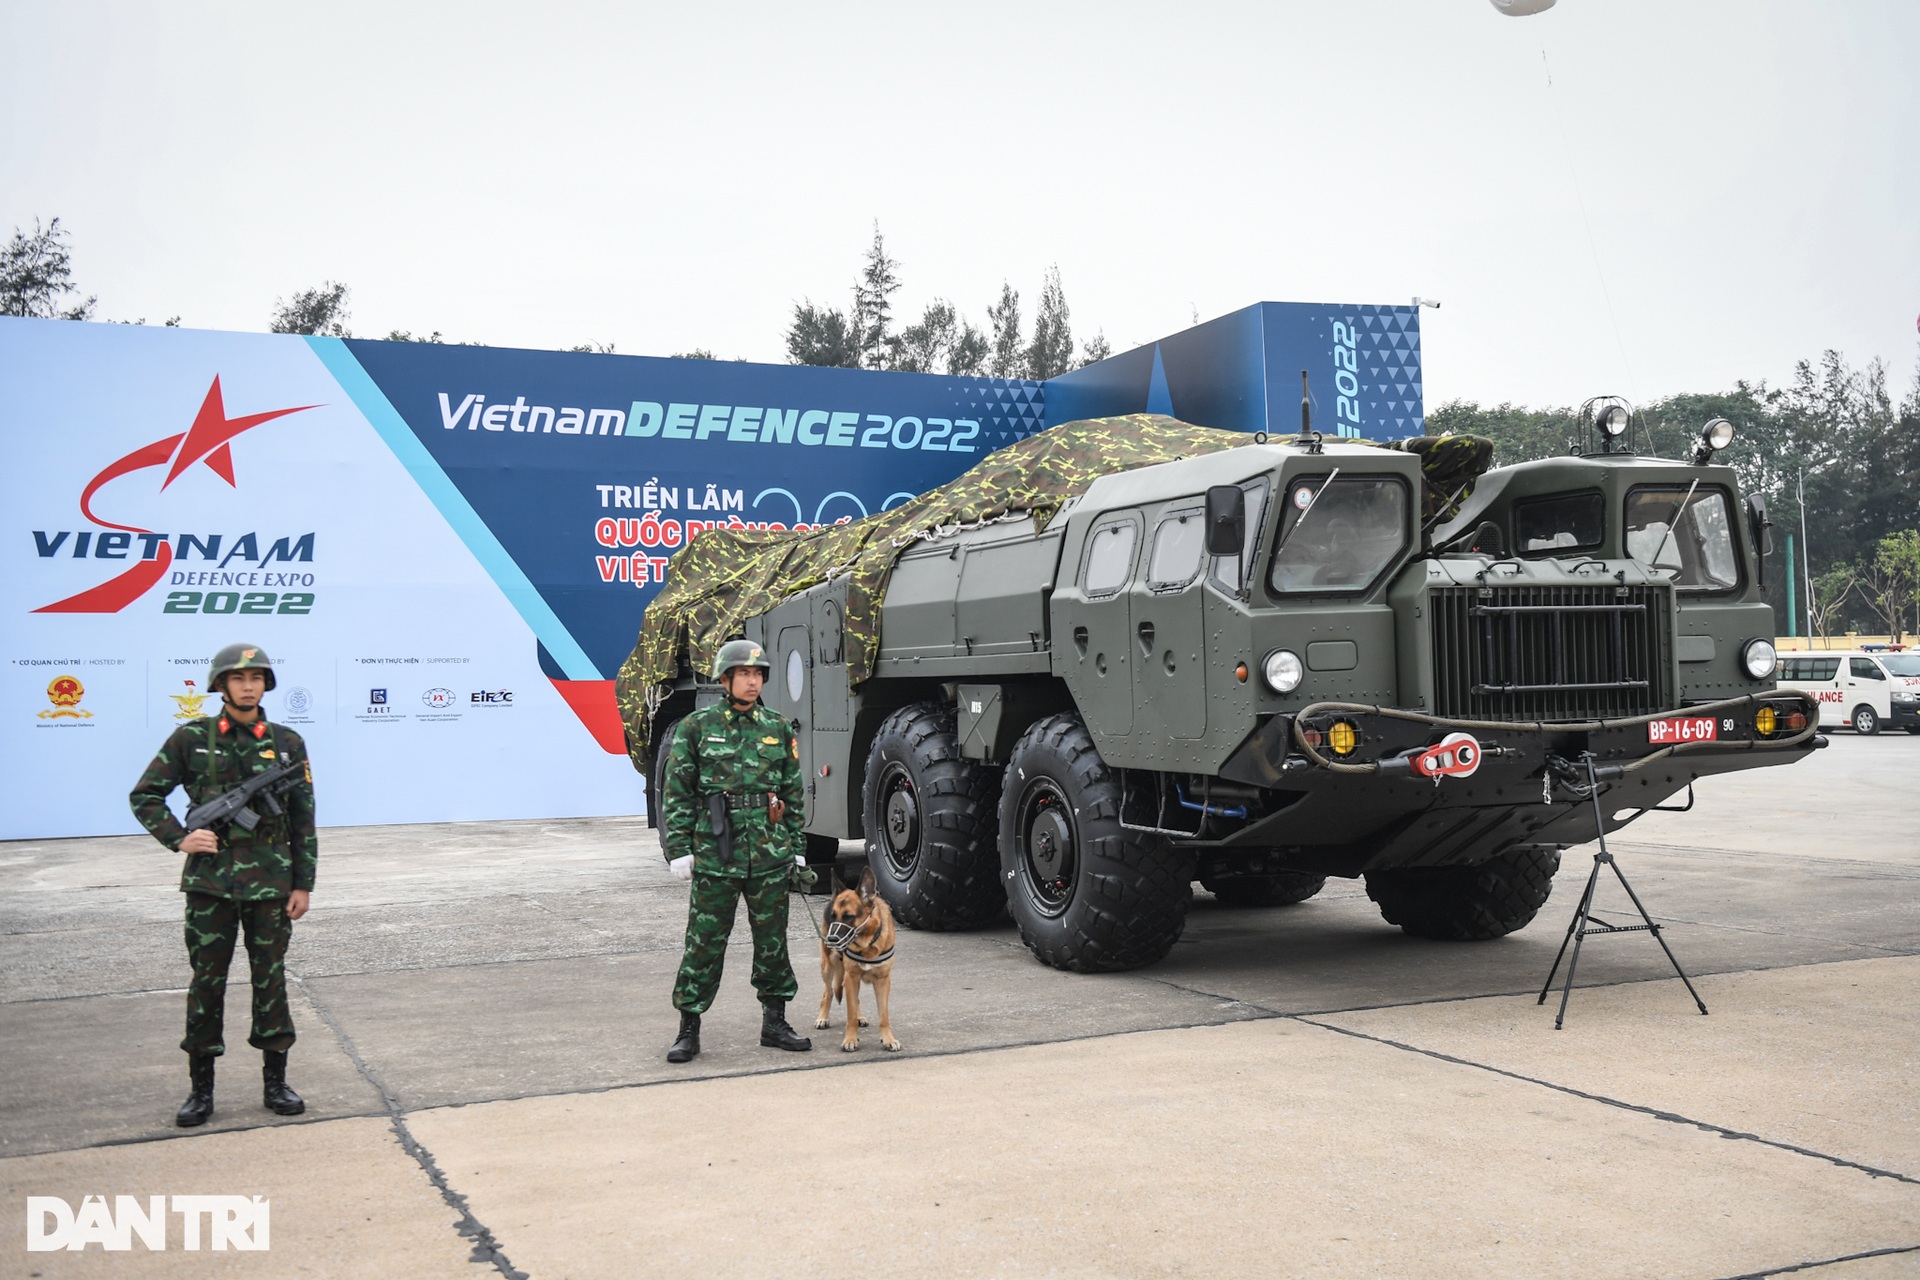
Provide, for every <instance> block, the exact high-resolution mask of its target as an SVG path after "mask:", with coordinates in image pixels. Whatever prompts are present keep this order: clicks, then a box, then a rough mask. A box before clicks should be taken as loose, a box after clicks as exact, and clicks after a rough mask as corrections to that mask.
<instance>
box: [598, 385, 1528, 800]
mask: <svg viewBox="0 0 1920 1280" xmlns="http://www.w3.org/2000/svg"><path fill="white" fill-rule="evenodd" d="M1253 442H1254V437H1253V436H1251V435H1248V434H1246V433H1245V432H1240V431H1221V430H1217V429H1215V428H1213V427H1198V426H1194V425H1192V424H1191V423H1186V422H1180V421H1177V420H1175V419H1173V418H1168V417H1164V416H1162V415H1159V414H1144V413H1136V414H1126V415H1123V416H1121V417H1114V418H1089V419H1087V420H1085V421H1082V422H1069V423H1065V424H1063V425H1061V426H1058V427H1053V428H1051V429H1049V430H1046V431H1042V432H1039V433H1037V434H1035V435H1031V436H1028V437H1027V438H1026V439H1024V440H1021V441H1018V442H1016V443H1014V444H1011V445H1008V446H1007V447H1005V448H1004V449H998V450H996V451H994V452H993V453H990V454H988V455H987V456H986V457H985V458H984V459H982V460H981V462H980V463H979V465H977V466H975V467H974V468H973V469H972V470H970V471H968V472H966V473H965V474H964V475H961V476H959V477H958V478H956V479H954V480H950V481H948V482H947V483H946V484H944V485H941V486H940V487H939V488H937V489H933V490H931V491H929V492H927V493H924V494H921V495H920V496H919V497H917V498H914V499H912V500H911V501H908V502H903V503H901V504H900V505H899V506H897V507H895V508H893V509H892V510H890V511H882V512H880V513H878V514H877V515H871V516H868V517H866V518H865V519H862V520H855V521H851V522H849V523H847V524H836V525H826V526H822V527H820V528H816V529H803V530H764V529H708V530H706V531H704V532H703V533H701V534H700V535H699V537H698V538H697V539H696V540H695V541H694V542H692V543H691V544H689V545H688V546H687V547H685V548H683V549H682V550H681V551H679V552H678V553H676V554H675V555H674V557H673V558H672V559H671V560H670V561H668V563H667V574H666V579H665V582H664V584H663V585H662V586H661V588H660V593H659V594H658V595H657V596H655V597H654V598H653V601H652V603H651V604H649V605H648V606H647V612H646V616H645V618H644V619H643V621H642V623H641V627H640V638H639V641H638V643H636V644H635V645H634V649H633V652H632V653H631V654H630V655H628V657H627V660H626V661H625V662H624V663H622V664H621V667H620V674H619V676H618V677H617V679H616V681H615V685H614V696H615V699H616V701H617V703H618V705H619V708H620V715H621V719H622V720H623V721H624V722H625V725H626V729H627V744H628V752H629V754H630V756H631V757H632V759H633V764H634V768H636V769H638V770H639V771H640V772H642V773H647V772H650V771H651V770H652V768H653V762H652V758H651V755H650V751H651V732H650V730H651V720H652V716H653V713H654V712H655V711H656V710H657V709H658V708H659V705H660V702H661V700H662V699H663V698H664V697H665V696H666V695H667V693H668V692H669V691H670V690H671V688H672V682H673V681H674V679H675V678H676V677H677V676H678V674H679V671H680V662H681V660H682V658H685V659H686V660H687V661H688V662H689V663H690V664H691V666H692V668H693V669H694V670H695V671H704V670H705V669H706V667H707V665H708V664H709V663H710V662H712V660H713V655H714V653H715V652H716V651H717V650H718V649H719V647H720V646H721V645H722V644H723V643H725V642H726V641H727V640H728V639H729V638H730V637H733V636H737V635H739V634H741V631H742V628H743V624H744V623H745V622H746V620H747V619H748V618H751V617H754V616H755V615H757V614H762V613H765V612H767V611H768V610H769V609H772V608H773V607H774V606H775V605H777V604H779V603H780V602H781V601H782V600H784V599H786V598H787V597H788V596H791V595H796V594H798V593H800V592H802V591H805V590H807V589H808V588H809V587H813V586H816V585H818V584H819V583H821V582H824V581H826V580H827V579H828V578H831V577H839V576H841V575H843V574H844V575H849V577H850V580H849V582H848V584H847V604H846V610H845V623H844V626H845V636H846V663H847V676H848V679H849V681H850V682H851V683H853V684H859V683H860V682H861V681H863V680H866V679H867V678H868V677H869V676H871V675H872V674H873V662H874V657H875V655H876V654H877V653H878V652H879V648H880V602H881V600H882V599H883V598H884V597H885V595H886V591H887V581H888V578H889V577H890V575H891V574H892V572H893V565H894V562H895V561H896V560H898V559H899V557H900V556H901V554H902V553H903V552H905V551H906V550H907V549H908V548H909V547H910V546H912V545H913V543H915V542H916V541H918V540H920V539H922V538H927V537H934V536H937V535H939V534H941V533H943V532H951V531H953V530H955V529H957V528H961V527H965V526H969V525H977V524H981V523H984V522H987V521H991V520H997V519H1006V518H1019V517H1024V516H1027V515H1031V516H1032V517H1033V520H1034V527H1035V528H1036V529H1044V528H1046V527H1047V524H1048V523H1049V522H1050V521H1051V520H1052V519H1053V518H1054V517H1055V516H1056V515H1058V514H1059V512H1060V508H1061V507H1062V506H1064V505H1065V504H1066V503H1067V501H1068V500H1070V499H1072V498H1074V497H1077V496H1079V495H1080V494H1082V493H1085V492H1086V490H1087V486H1089V485H1091V484H1092V483H1093V482H1094V481H1095V480H1096V479H1098V478H1099V477H1101V476H1103V475H1108V474H1110V473H1112V472H1116V471H1130V470H1133V469H1134V468H1137V467H1145V466H1152V465H1154V464H1156V463H1161V462H1173V461H1176V460H1178V459H1180V458H1191V457H1197V456H1199V455H1201V454H1207V453H1216V452H1219V451H1220V450H1222V449H1232V448H1236V447H1238V446H1241V445H1246V444H1251V443H1253ZM1456 442H1457V443H1456ZM1338 443H1341V444H1362V443H1367V442H1365V441H1357V440H1340V441H1338ZM1386 447H1387V448H1393V449H1404V450H1407V451H1410V452H1416V453H1419V454H1420V457H1421V464H1422V467H1423V468H1424V471H1425V475H1426V479H1427V484H1426V490H1427V493H1426V503H1425V504H1424V505H1425V507H1426V510H1427V513H1428V516H1429V518H1430V517H1431V515H1432V514H1433V513H1434V512H1435V511H1437V510H1439V509H1440V506H1439V505H1436V504H1446V503H1447V502H1448V500H1449V499H1450V498H1455V493H1456V490H1458V489H1459V488H1460V486H1461V485H1462V484H1466V485H1469V486H1470V485H1471V483H1472V477H1474V476H1477V475H1479V474H1480V473H1481V472H1483V471H1485V470H1486V467H1487V464H1488V462H1489V461H1490V460H1491V458H1492V451H1493V446H1492V443H1491V442H1490V441H1485V440H1478V439H1477V438H1475V437H1467V436H1461V437H1446V438H1445V439H1443V440H1440V441H1435V440H1431V439H1426V438H1421V439H1417V440H1405V441H1395V442H1393V443H1392V444H1389V445H1387V446H1386ZM1436 490H1438V491H1439V492H1438V493H1437V494H1436V492H1435V491H1436ZM1456 500H1457V499H1456Z"/></svg>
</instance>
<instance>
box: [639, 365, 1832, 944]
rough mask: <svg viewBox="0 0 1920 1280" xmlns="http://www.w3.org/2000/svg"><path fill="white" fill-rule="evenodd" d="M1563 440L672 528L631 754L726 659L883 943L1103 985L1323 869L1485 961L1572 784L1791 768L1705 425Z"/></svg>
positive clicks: (1564, 832)
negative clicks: (922, 933)
mask: <svg viewBox="0 0 1920 1280" xmlns="http://www.w3.org/2000/svg"><path fill="white" fill-rule="evenodd" d="M1583 415H1584V416H1583V422H1584V425H1585V427H1586V433H1587V436H1588V438H1587V440H1586V441H1585V442H1584V444H1583V447H1581V448H1579V450H1578V451H1577V452H1574V453H1571V454H1569V455H1568V456H1565V457H1558V458H1551V459H1547V460H1543V461H1534V462H1525V463H1520V464H1518V465H1513V466H1503V467H1497V468H1493V469H1490V470H1489V469H1487V464H1488V461H1489V459H1490V454H1491V445H1490V444H1489V443H1488V442H1485V441H1474V440H1472V439H1470V438H1464V437H1449V438H1442V439H1422V440H1414V441H1406V442H1399V443H1398V444H1397V445H1393V446H1388V447H1380V446H1375V445H1370V444H1367V443H1365V442H1351V441H1345V440H1338V439H1330V438H1326V439H1323V438H1321V437H1319V436H1317V435H1315V434H1313V433H1311V432H1310V431H1306V430H1303V432H1302V434H1301V435H1300V436H1299V437H1298V438H1292V437H1289V438H1279V439H1274V438H1268V437H1266V436H1250V435H1245V434H1240V433H1231V432H1220V431H1210V430H1208V429H1206V428H1200V427H1192V426H1189V425H1187V424H1182V423H1178V422H1174V421H1173V420H1171V419H1166V418H1151V417H1147V416H1145V415H1136V416H1133V417H1130V418H1122V419H1102V420H1094V421H1092V422H1089V423H1082V424H1069V425H1068V426H1064V427H1058V428H1054V429H1053V430H1052V431H1049V432H1045V433H1042V434H1041V435H1038V436H1035V437H1032V438H1030V439H1028V440H1026V441H1022V442H1020V443H1018V444H1016V445H1014V446H1011V447H1009V448H1008V449H1007V450H1003V451H1001V452H1000V453H997V454H994V455H991V456H990V457H989V458H988V459H987V460H986V461H985V462H983V463H982V464H981V465H980V466H979V467H977V468H976V469H975V470H974V471H973V472H969V473H968V474H967V475H966V476H963V477H961V478H960V479H959V480H957V481H955V482H953V483H952V484H951V485H948V486H945V487H943V489H941V490H935V491H934V492H933V493H932V494H929V495H926V496H925V497H924V498H922V499H918V500H916V503H915V504H908V507H909V508H912V509H911V510H909V509H907V508H902V509H897V510H895V511H892V512H888V513H884V514H883V515H882V516H879V517H874V518H872V519H871V520H869V521H860V522H856V523H854V524H851V525H844V526H839V527H837V528H836V529H830V530H814V531H810V532H807V533H778V532H765V533H763V532H760V531H741V532H733V533H728V532H722V531H714V532H708V533H704V534H702V535H701V537H700V540H699V541H698V542H697V543H695V544H694V545H693V546H692V547H690V548H688V549H687V550H686V551H684V552H683V553H682V554H681V556H679V557H676V559H675V561H674V562H673V565H672V566H671V567H670V569H669V578H668V584H667V586H666V587H665V589H663V591H662V593H661V595H660V597H659V598H658V599H657V600H656V601H655V603H654V604H653V605H652V606H651V607H650V609H649V611H648V616H647V619H646V623H645V626H644V627H643V631H642V635H641V643H640V645H639V646H638V647H637V648H636V650H635V654H634V657H633V658H632V659H630V660H629V663H628V666H627V668H625V669H623V671H622V676H621V690H620V692H621V697H622V699H623V706H624V707H625V708H626V710H627V714H628V726H629V738H630V740H631V745H632V748H633V756H634V760H635V763H636V766H637V767H638V768H640V769H641V770H642V771H643V772H645V773H647V774H648V776H649V778H650V779H657V778H658V777H659V767H660V765H661V764H662V763H663V762H664V759H665V751H666V747H667V745H668V743H669V742H670V741H671V730H672V726H673V725H674V724H675V723H676V722H677V721H678V719H679V718H680V717H681V716H683V715H685V714H686V712H687V711H689V710H691V709H692V708H693V707H694V706H696V705H698V704H700V703H701V702H702V701H703V700H706V699H710V698H712V697H714V696H717V694H716V691H715V690H714V689H712V687H711V686H709V685H707V684H705V683H704V682H703V681H702V680H701V679H700V678H699V677H698V676H697V674H696V673H698V672H701V671H702V670H703V668H704V664H705V662H706V661H707V658H708V655H710V654H711V652H712V651H713V649H714V648H716V647H717V646H718V644H719V643H720V642H721V641H723V640H724V639H725V638H727V637H728V636H729V635H733V634H741V635H745V636H747V637H749V638H751V639H753V640H755V641H757V642H759V643H760V644H762V645H764V646H765V648H766V650H767V652H768V654H769V656H770V658H771V660H772V662H773V672H772V676H771V678H770V679H769V680H768V682H767V686H766V692H765V695H764V696H765V699H766V701H767V702H768V704H769V705H771V706H772V707H774V708H775V709H777V710H778V711H780V712H781V713H782V714H784V715H786V716H789V717H790V718H791V719H792V721H793V723H794V725H795V726H796V728H797V730H798V741H799V749H800V758H801V764H802V767H803V769H804V771H805V775H806V777H807V794H808V803H807V814H806V818H807V830H808V832H809V837H808V839H809V844H810V846H811V848H812V852H811V854H810V856H812V857H814V858H816V859H819V860H825V859H827V858H830V857H832V856H833V853H834V851H835V850H836V849H837V848H838V842H840V841H843V840H857V841H863V842H864V843H865V848H866V854H867V859H868V862H869V863H870V865H871V866H872V868H873V872H874V875H875V877H876V879H877V880H878V882H879V886H880V892H881V893H882V894H883V895H884V896H885V897H886V898H887V900H888V902H889V904H890V905H891V906H892V908H893V911H894V914H895V916H896V917H897V918H899V919H900V920H902V921H904V922H905V923H907V924H909V925H912V926H915V927H918V928H923V929H961V928H968V927H976V926H980V925H982V924H985V923H988V922H991V921H994V920H996V919H998V918H1000V917H1001V916H1002V915H1003V913H1010V914H1011V915H1012V917H1013V920H1014V921H1015V922H1016V923H1017V925H1018V926H1019V931H1020V935H1021V937H1022V938H1023V939H1024V941H1025V943H1026V945H1027V946H1028V947H1029V948H1030V949H1031V950H1032V951H1033V953H1034V954H1035V955H1036V956H1038V957H1039V958H1040V959H1041V960H1043V961H1045V962H1046V963H1048V964H1051V965H1054V966H1057V967H1060V968H1065V969H1073V970H1080V971H1096V970H1115V969H1126V968H1132V967H1135V966H1139V965H1145V964H1149V963H1152V962H1154V961H1156V960H1158V959H1160V958H1161V957H1163V956H1165V955H1166V953H1167V952H1168V950H1169V949H1170V948H1171V947H1172V946H1173V944H1174V942H1175V941H1176V940H1177V939H1178V938H1179V936H1180V933H1181V929H1182V926H1183V924H1184V921H1185V917H1186V912H1187V907H1188V903H1189V901H1190V899H1191V896H1192V891H1193V889H1192V886H1193V882H1194V881H1196V880H1197V881H1198V882H1199V884H1200V885H1201V886H1202V887H1204V888H1205V889H1206V890H1208V891H1210V892H1211V893H1213V894H1214V895H1215V896H1216V897H1217V898H1219V899H1221V900H1223V901H1225V902H1228V903H1234V904H1245V905H1280V904H1287V903H1293V902H1298V901H1301V900H1304V899H1306V898H1308V897H1311V896H1312V895H1313V894H1314V893H1316V892H1318V891H1319V890H1320V888H1321V886H1322V885H1323V884H1324V883H1325V881H1326V878H1327V877H1329V876H1340V877H1348V878H1353V877H1359V878H1363V879H1364V880H1365V882H1366V888H1367V893H1368V895H1369V896H1370V897H1371V898H1372V899H1373V900H1374V901H1375V902H1376V903H1377V904H1378V906H1379V909H1380V911H1381V914H1382V915H1383V916H1384V917H1385V919H1386V920H1387V921H1388V922H1390V923H1392V924H1395V925H1398V926H1400V928H1402V929H1403V930H1405V931H1407V932H1408V933H1411V934H1416V935H1419V936H1422V937H1428V938H1442V939H1461V940H1468V939H1486V938H1494V937H1498V936H1501V935H1503V934H1506V933H1508V932H1511V931H1512V930H1515V929H1518V928H1521V927H1522V926H1524V925H1526V924H1527V923H1528V922H1529V921H1530V920H1532V919H1533V917H1534V915H1535V913H1536V912H1537V911H1538V910H1539V909H1540V907H1541V905H1542V904H1543V903H1544V902H1545V901H1546V900H1547V896H1548V893H1549V892H1550V889H1551V882H1552V877H1553V875H1554V872H1555V871H1556V869H1557V868H1558V865H1559V860H1560V853H1561V851H1562V850H1563V849H1564V848H1565V847H1567V846H1570V845H1574V844H1579V843H1583V842H1586V841H1588V840H1591V839H1592V838H1593V837H1594V834H1595V817H1594V814H1595V806H1594V805H1593V804H1592V802H1591V788H1592V787H1594V786H1598V787H1599V788H1601V790H1602V792H1603V795H1602V798H1601V802H1600V806H1599V807H1600V809H1601V810H1602V811H1603V812H1604V813H1605V815H1606V817H1605V821H1606V823H1607V827H1608V830H1610V831H1611V830H1614V829H1617V828H1619V827H1621V826H1624V825H1626V824H1627V823H1629V822H1631V821H1633V820H1634V819H1635V818H1637V817H1639V816H1640V815H1641V814H1643V813H1646V812H1648V811H1649V810H1652V809H1655V808H1661V807H1667V808H1672V807H1678V806H1674V805H1668V804H1667V802H1668V801H1669V800H1670V799H1672V798H1674V797H1675V796H1677V795H1678V794H1679V793H1682V792H1686V793H1687V794H1688V799H1687V804H1689V805H1690V804H1691V790H1690V788H1691V785H1692V783H1693V782H1694V781H1695V780H1696V779H1699V778H1702V777H1705V776H1707V775H1710V774H1717V773H1724V772H1728V771H1731V770H1735V769H1746V768H1753V767H1758V766H1763V765H1773V764H1786V763H1789V762H1792V761H1794V760H1798V759H1800V758H1801V757H1802V756H1804V755H1806V754H1807V753H1808V752H1809V751H1811V750H1813V749H1814V748H1815V747H1816V746H1817V745H1822V743H1821V741H1820V740H1819V739H1817V738H1816V734H1815V730H1816V726H1817V709H1816V707H1815V706H1814V704H1813V703H1812V701H1811V700H1810V699H1809V698H1808V697H1806V696H1805V695H1802V694H1799V693H1796V692H1793V691H1783V690H1777V689H1776V688H1775V687H1774V673H1775V666H1776V658H1775V655H1774V647H1773V643H1772V636H1773V634H1774V620H1773V614H1772V611H1771V609H1770V607H1769V606H1768V605H1767V604H1766V603H1765V601H1764V598H1763V595H1762V586H1763V583H1762V574H1763V572H1764V552H1765V548H1766V540H1767V538H1768V532H1767V529H1768V522H1767V515H1766V510H1765V506H1764V503H1763V502H1762V501H1761V500H1760V499H1759V498H1757V497H1749V498H1747V499H1746V500H1745V501H1743V500H1742V497H1741V492H1740V486H1739V483H1738V480H1737V477H1736V475H1735V472H1734V471H1733V469H1732V468H1731V467H1728V466H1722V465H1716V464H1715V463H1714V461H1713V458H1714V454H1715V452H1716V450H1717V449H1718V448H1720V447H1722V446H1724V445H1725V444H1726V443H1727V442H1728V440H1730V439H1731V434H1732V429H1731V427H1729V426H1728V425H1727V424H1725V423H1723V422H1716V423H1715V424H1711V425H1710V426H1709V428H1708V430H1707V431H1706V433H1705V434H1704V435H1703V438H1702V441H1701V442H1700V444H1699V445H1698V446H1696V448H1695V449H1694V451H1693V456H1692V457H1690V458H1688V459H1684V460H1672V459H1662V458H1657V457H1649V456H1643V455H1642V454H1640V453H1636V452H1631V451H1629V450H1628V448H1627V447H1626V446H1627V445H1628V444H1629V443H1631V441H1632V433H1633V430H1634V417H1633V415H1632V413H1631V412H1630V410H1629V409H1628V408H1627V407H1626V406H1625V405H1624V404H1623V403H1621V402H1618V401H1616V400H1612V399H1608V400H1604V401H1599V402H1594V403H1591V404H1589V405H1588V406H1587V407H1586V408H1585V409H1584V410H1583ZM1463 462H1464V465H1462V464H1463ZM916 504H917V505H916ZM1589 768H1591V773H1590V772H1589ZM650 790H651V786H650ZM649 798H650V799H652V797H651V796H650V797H649ZM652 807H653V806H651V805H650V806H649V808H650V811H651V810H652Z"/></svg>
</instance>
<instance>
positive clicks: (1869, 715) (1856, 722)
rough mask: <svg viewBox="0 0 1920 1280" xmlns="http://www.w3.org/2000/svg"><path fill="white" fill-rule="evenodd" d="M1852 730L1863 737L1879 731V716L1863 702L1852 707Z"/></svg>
mask: <svg viewBox="0 0 1920 1280" xmlns="http://www.w3.org/2000/svg"><path fill="white" fill-rule="evenodd" d="M1853 731H1854V732H1855V733H1857V734H1859V735H1860V736H1861V737H1863V738H1871V737H1872V736H1873V735H1874V734H1876V733H1878V732H1880V717H1879V716H1877V715H1875V714H1874V713H1873V708H1872V707H1870V706H1868V705H1867V704H1866V703H1864V702H1863V703H1861V704H1860V705H1859V706H1857V707H1855V708H1854V709H1853Z"/></svg>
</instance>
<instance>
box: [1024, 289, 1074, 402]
mask: <svg viewBox="0 0 1920 1280" xmlns="http://www.w3.org/2000/svg"><path fill="white" fill-rule="evenodd" d="M1071 368H1073V325H1072V322H1071V320H1070V319H1069V318H1068V313H1067V291H1066V290H1065V289H1063V288H1061V286H1060V267H1059V265H1058V264H1055V265H1054V266H1051V267H1048V268H1047V278H1046V282H1045V283H1044V284H1042V285H1041V286H1040V306H1039V309H1038V310H1037V311H1036V312H1035V313H1034V317H1033V343H1032V345H1030V346H1029V347H1028V348H1027V377H1029V378H1056V377H1058V376H1060V375H1061V374H1063V373H1065V372H1066V371H1067V370H1069V369H1071Z"/></svg>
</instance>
